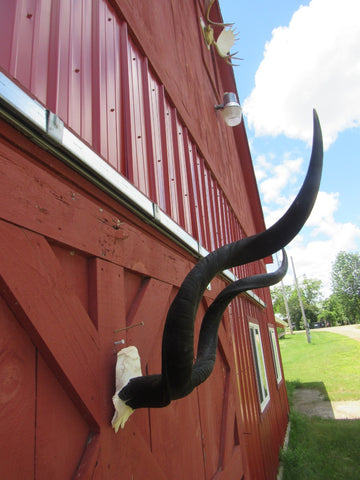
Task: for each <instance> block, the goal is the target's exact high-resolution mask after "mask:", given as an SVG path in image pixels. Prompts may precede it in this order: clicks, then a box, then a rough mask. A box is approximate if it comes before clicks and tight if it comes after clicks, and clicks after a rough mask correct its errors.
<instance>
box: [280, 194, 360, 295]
mask: <svg viewBox="0 0 360 480" xmlns="http://www.w3.org/2000/svg"><path fill="white" fill-rule="evenodd" d="M338 206H339V195H338V193H326V192H319V194H318V197H317V200H316V203H315V206H314V209H313V211H312V213H311V215H310V217H309V219H308V221H307V222H306V225H305V227H304V229H303V230H302V231H301V233H300V234H299V235H297V236H296V237H295V239H294V240H293V241H292V242H291V243H290V244H289V246H288V247H287V248H286V250H287V254H288V256H289V257H292V258H293V261H294V263H295V269H296V274H297V276H298V278H299V279H302V278H303V276H304V275H305V276H306V277H307V278H313V279H319V280H321V281H322V284H323V293H324V295H325V296H328V295H330V294H331V269H332V264H333V262H334V261H335V258H336V255H337V254H338V252H340V251H341V250H345V251H351V250H355V249H356V247H357V242H358V241H359V239H360V228H359V227H357V226H356V225H354V224H352V223H350V222H347V223H341V222H336V220H335V217H334V215H335V213H336V211H337V209H338ZM273 213H274V212H273V210H272V211H271V216H272V217H273ZM277 213H279V212H277ZM278 218H279V217H278ZM309 238H311V240H310V241H309ZM284 281H285V283H286V284H293V283H294V278H293V272H292V269H291V264H290V266H289V272H288V274H287V276H286V278H285V280H284Z"/></svg>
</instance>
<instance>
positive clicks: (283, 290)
mask: <svg viewBox="0 0 360 480" xmlns="http://www.w3.org/2000/svg"><path fill="white" fill-rule="evenodd" d="M281 291H282V296H283V298H284V304H285V310H286V316H287V321H288V324H289V329H290V333H291V335H292V334H293V333H294V331H293V326H292V321H291V317H290V310H289V304H288V301H287V298H286V292H285V287H284V282H283V281H282V280H281Z"/></svg>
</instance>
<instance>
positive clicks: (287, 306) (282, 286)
mask: <svg viewBox="0 0 360 480" xmlns="http://www.w3.org/2000/svg"><path fill="white" fill-rule="evenodd" d="M276 260H277V264H278V267H279V265H280V262H279V258H278V256H277V255H276ZM281 293H282V296H283V299H284V304H285V311H286V317H287V321H288V324H289V330H290V334H291V335H293V333H294V329H293V326H292V321H291V317H290V310H289V304H288V301H287V298H286V291H285V287H284V282H283V281H282V280H281Z"/></svg>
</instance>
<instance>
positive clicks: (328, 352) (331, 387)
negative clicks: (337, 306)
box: [280, 331, 360, 400]
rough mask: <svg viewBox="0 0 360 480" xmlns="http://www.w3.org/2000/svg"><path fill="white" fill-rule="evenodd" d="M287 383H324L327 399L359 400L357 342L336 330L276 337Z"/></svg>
mask: <svg viewBox="0 0 360 480" xmlns="http://www.w3.org/2000/svg"><path fill="white" fill-rule="evenodd" d="M280 349H281V356H282V360H283V366H284V373H285V378H286V381H287V382H296V381H298V382H300V383H312V382H314V383H319V382H322V383H324V385H325V388H326V391H327V394H328V396H329V398H330V400H360V342H357V341H355V340H352V339H350V338H347V337H344V336H343V335H339V334H336V333H329V332H314V331H312V332H311V343H310V344H308V343H307V341H306V335H305V333H303V332H300V333H295V334H294V335H287V336H286V337H285V338H284V339H282V340H280Z"/></svg>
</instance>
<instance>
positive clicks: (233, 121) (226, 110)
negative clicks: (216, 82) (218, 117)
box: [215, 92, 242, 127]
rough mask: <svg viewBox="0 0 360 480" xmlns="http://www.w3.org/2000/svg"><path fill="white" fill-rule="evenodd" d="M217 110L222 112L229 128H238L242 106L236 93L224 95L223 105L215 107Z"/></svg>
mask: <svg viewBox="0 0 360 480" xmlns="http://www.w3.org/2000/svg"><path fill="white" fill-rule="evenodd" d="M215 110H221V113H222V115H223V117H224V120H225V123H226V125H228V126H229V127H236V125H239V123H240V122H241V119H242V111H241V106H240V104H239V102H238V100H237V98H236V94H235V93H228V92H227V93H224V98H223V103H222V104H221V105H215Z"/></svg>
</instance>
